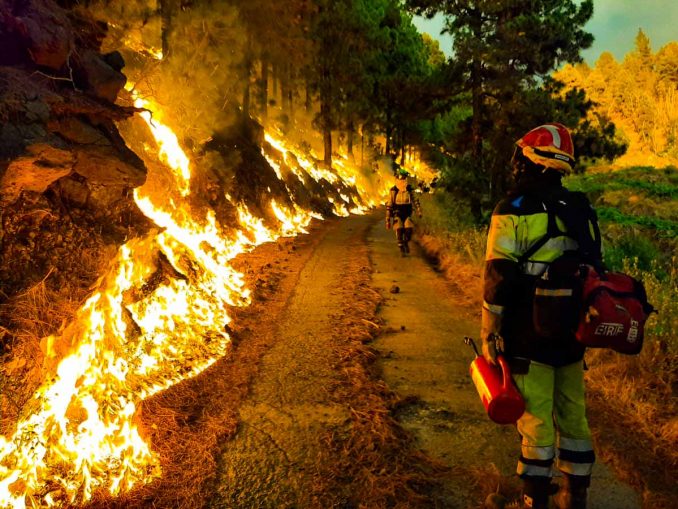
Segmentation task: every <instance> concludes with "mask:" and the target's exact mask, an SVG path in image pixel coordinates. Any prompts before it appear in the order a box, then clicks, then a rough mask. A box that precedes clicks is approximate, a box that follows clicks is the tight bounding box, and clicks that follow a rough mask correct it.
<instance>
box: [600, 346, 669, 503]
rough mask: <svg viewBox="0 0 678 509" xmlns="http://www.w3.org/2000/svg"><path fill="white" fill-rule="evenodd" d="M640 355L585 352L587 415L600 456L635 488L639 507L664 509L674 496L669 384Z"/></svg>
mask: <svg viewBox="0 0 678 509" xmlns="http://www.w3.org/2000/svg"><path fill="white" fill-rule="evenodd" d="M646 356H647V357H649V356H650V352H648V351H647V350H646V351H644V352H643V354H642V355H641V357H623V356H621V355H619V354H616V353H614V352H611V351H606V350H597V351H593V352H590V353H589V355H588V357H587V359H588V362H589V364H590V365H591V370H590V371H589V373H588V374H587V382H588V393H589V419H590V421H591V425H592V428H593V430H594V435H595V437H596V443H597V445H598V450H599V453H600V455H601V456H602V457H603V458H604V459H605V460H606V462H608V463H610V464H611V465H612V466H613V467H614V469H615V471H616V472H617V474H618V475H619V476H620V477H621V478H623V479H624V480H626V481H627V482H629V483H630V484H632V485H634V486H636V487H637V488H638V489H640V490H641V492H642V496H643V507H648V508H650V507H651V508H653V509H670V508H673V507H675V500H676V498H677V497H678V485H677V484H676V482H675V473H676V472H678V448H676V444H678V414H677V413H676V397H675V394H674V390H675V389H674V388H672V386H671V385H669V384H667V383H666V382H664V381H662V380H661V378H659V377H658V376H657V375H656V373H654V372H652V371H648V370H647V369H646V368H645V367H644V366H643V365H644V363H645V362H646V359H643V357H646Z"/></svg>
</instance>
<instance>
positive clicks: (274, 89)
mask: <svg viewBox="0 0 678 509" xmlns="http://www.w3.org/2000/svg"><path fill="white" fill-rule="evenodd" d="M279 78H280V67H279V66H277V65H276V64H273V80H272V81H273V83H271V97H273V100H274V101H275V103H276V104H278V79H279Z"/></svg>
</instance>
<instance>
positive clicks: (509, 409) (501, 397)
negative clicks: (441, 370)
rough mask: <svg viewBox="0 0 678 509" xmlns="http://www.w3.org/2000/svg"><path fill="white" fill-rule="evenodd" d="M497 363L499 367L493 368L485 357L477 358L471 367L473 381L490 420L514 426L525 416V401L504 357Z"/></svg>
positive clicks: (499, 357) (499, 358)
mask: <svg viewBox="0 0 678 509" xmlns="http://www.w3.org/2000/svg"><path fill="white" fill-rule="evenodd" d="M497 361H498V362H499V366H492V365H490V364H489V363H488V362H487V361H486V360H485V358H484V357H482V356H479V355H478V356H476V358H475V359H474V360H473V362H472V363H471V367H470V372H471V379H472V380H473V384H474V385H475V386H476V390H477V391H478V394H479V395H480V400H481V401H482V403H483V406H484V407H485V410H486V411H487V415H488V416H489V417H490V419H492V420H493V421H494V422H496V423H497V424H513V423H515V422H516V421H517V420H518V419H519V418H520V416H521V415H523V412H524V411H525V400H524V399H523V397H522V396H521V395H520V393H519V392H518V389H517V388H516V386H515V385H514V384H513V380H512V379H511V372H510V370H509V367H508V364H507V363H506V360H505V359H504V357H503V356H501V355H498V356H497Z"/></svg>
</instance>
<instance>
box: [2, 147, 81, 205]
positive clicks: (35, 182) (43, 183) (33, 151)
mask: <svg viewBox="0 0 678 509" xmlns="http://www.w3.org/2000/svg"><path fill="white" fill-rule="evenodd" d="M74 162H75V157H74V156H73V154H72V152H70V151H68V150H61V149H59V148H56V147H53V146H50V145H47V144H44V143H37V144H35V145H31V146H29V147H28V148H27V149H26V153H25V154H24V155H22V156H21V157H18V158H16V159H14V160H12V161H10V163H9V164H8V166H7V170H6V171H5V174H4V175H3V176H2V178H1V179H0V204H2V205H6V204H8V203H12V202H14V201H16V199H17V198H18V197H19V195H20V194H21V192H22V191H34V192H38V193H42V192H44V191H45V190H46V189H47V188H48V187H49V186H50V185H51V184H53V183H54V182H56V181H57V180H59V179H60V178H62V177H64V176H66V175H68V174H70V173H71V171H73V164H74Z"/></svg>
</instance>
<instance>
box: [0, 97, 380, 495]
mask: <svg viewBox="0 0 678 509" xmlns="http://www.w3.org/2000/svg"><path fill="white" fill-rule="evenodd" d="M135 104H136V106H137V107H140V108H146V109H147V110H149V111H145V112H143V113H141V117H142V118H143V119H144V121H145V122H146V124H147V125H148V127H149V129H150V131H151V133H152V135H153V137H154V138H155V141H156V144H157V147H158V151H157V152H158V153H157V159H159V160H160V161H162V162H163V163H164V165H161V164H150V165H149V174H148V178H147V182H146V184H144V185H143V186H142V187H141V188H138V189H135V191H134V199H135V201H136V204H137V206H138V207H139V209H140V210H141V211H142V212H143V213H144V214H145V215H146V216H147V217H148V218H150V219H151V220H152V221H153V222H154V223H155V224H156V225H157V227H158V228H157V229H156V230H154V231H152V232H150V233H149V234H148V235H147V236H145V237H143V238H139V239H134V240H131V241H129V242H127V243H126V244H125V245H123V246H122V247H121V248H120V249H119V251H118V253H117V255H116V257H115V259H114V260H113V261H112V262H111V265H110V267H109V269H108V272H107V273H106V274H105V275H104V276H103V277H101V278H100V280H99V281H98V283H97V285H96V287H95V289H94V291H93V293H92V295H91V297H90V298H89V299H88V300H87V302H86V303H85V304H84V305H83V306H82V308H81V309H79V310H78V312H77V314H76V317H75V320H74V321H73V323H71V324H70V325H68V326H67V327H65V328H64V329H63V331H61V332H60V335H58V336H57V335H55V336H50V337H48V338H45V339H44V340H43V342H44V345H45V350H46V355H45V365H46V367H47V369H48V375H47V376H46V378H45V381H44V382H43V384H42V385H41V386H40V387H39V388H38V390H37V391H36V392H35V394H34V395H33V397H32V399H31V400H30V402H29V403H28V404H27V405H26V407H25V408H24V409H23V412H22V416H21V418H20V420H19V422H18V423H17V424H16V429H15V432H14V434H13V436H10V437H4V436H3V437H0V507H12V508H25V507H36V508H37V507H72V506H75V505H80V504H82V503H84V502H86V501H88V500H90V499H91V497H92V495H93V493H94V492H97V491H102V490H105V491H106V492H108V493H110V494H111V495H116V494H119V493H121V492H125V491H129V490H130V489H132V488H133V487H135V486H137V485H139V484H143V483H148V482H150V481H151V480H152V479H153V478H155V477H157V476H159V475H161V467H160V464H159V459H158V457H157V455H156V454H155V453H154V452H153V451H152V450H151V448H150V447H149V444H147V443H146V442H144V440H143V439H142V438H141V436H140V434H139V430H138V429H137V426H136V425H135V421H134V418H135V415H136V414H137V409H138V408H139V404H140V403H141V402H142V401H143V400H144V399H145V398H148V397H149V396H151V395H153V394H155V393H157V392H159V391H162V390H164V389H167V388H168V387H170V386H172V385H174V384H176V383H178V382H179V381H181V380H184V379H186V378H190V377H193V376H196V375H197V374H199V373H201V372H202V371H204V370H205V369H206V368H207V367H209V366H210V365H211V364H213V363H214V362H216V361H217V360H218V359H219V358H221V357H223V356H224V355H225V354H226V353H227V352H228V348H229V344H230V338H229V336H228V334H227V333H226V332H225V326H226V325H227V324H229V322H230V321H231V318H230V316H229V308H231V307H233V306H246V305H248V304H249V302H250V291H249V290H248V289H247V288H246V286H245V281H244V277H243V275H242V274H241V273H240V272H238V271H237V270H235V269H234V268H233V267H231V261H232V260H233V259H234V258H235V257H236V256H238V255H240V254H241V253H245V252H247V251H250V250H251V249H253V248H254V247H255V246H257V245H259V244H262V243H264V242H271V241H275V240H276V239H278V238H279V237H280V236H286V237H287V236H294V235H297V234H299V233H303V232H306V231H307V228H308V226H309V224H310V222H311V220H312V219H313V218H317V219H322V216H320V215H319V214H317V213H314V212H309V211H305V210H302V209H301V208H300V207H299V206H297V205H296V204H294V203H293V202H291V201H290V202H288V205H284V204H282V203H277V202H276V201H274V200H271V202H270V209H271V212H272V213H273V216H274V217H275V218H276V219H277V221H278V225H277V227H275V225H273V226H271V227H269V226H266V224H265V223H264V220H263V219H262V218H259V217H256V216H254V215H253V214H252V213H251V212H250V210H249V209H248V208H247V206H246V205H245V204H242V203H234V202H233V200H232V199H231V198H230V196H228V195H225V197H226V199H227V200H228V201H229V202H231V203H232V205H233V207H234V208H235V210H236V211H237V220H238V224H237V225H230V226H229V228H228V229H227V228H226V227H225V226H224V225H221V224H219V222H218V221H217V218H216V216H215V213H214V211H213V210H211V209H209V208H207V207H204V206H200V205H197V204H199V200H198V198H196V197H193V196H192V195H191V174H192V172H191V161H190V160H189V158H188V156H187V155H186V154H185V152H184V151H183V150H182V149H181V147H180V145H179V142H178V139H177V136H176V135H175V134H174V133H173V132H172V130H171V129H170V128H169V127H168V126H166V125H164V124H163V123H161V122H160V121H158V120H157V118H154V117H159V116H160V112H159V111H158V109H157V106H156V105H155V104H154V103H153V102H152V101H150V100H148V99H142V98H140V97H135ZM151 111H153V112H155V113H154V115H151V113H150V112H151ZM266 139H267V140H268V141H269V143H271V145H272V146H274V147H275V148H276V149H277V150H279V151H280V152H281V153H282V157H283V159H284V160H283V161H282V162H285V163H286V164H287V166H289V168H290V169H291V171H293V172H294V173H295V174H296V175H297V176H298V177H299V178H300V179H301V180H302V182H306V179H308V178H309V177H310V178H312V179H314V180H316V181H320V180H321V179H325V180H327V181H328V182H330V183H334V184H341V185H343V186H344V187H343V188H342V189H344V190H346V189H348V190H350V191H342V193H341V194H340V196H341V200H340V203H334V204H333V206H334V210H335V213H336V214H337V215H341V216H346V215H349V210H350V213H364V212H365V211H366V210H367V209H368V207H371V206H373V205H374V204H375V203H378V201H380V200H381V199H382V198H383V195H384V190H383V189H382V188H383V183H381V182H379V183H378V184H375V185H370V186H371V187H370V186H368V181H367V179H365V178H364V177H362V176H360V175H359V172H358V171H357V169H355V168H353V167H352V166H351V165H350V164H349V162H348V161H345V160H342V161H341V163H340V164H339V165H338V168H339V169H338V170H336V172H335V171H330V170H328V169H322V168H318V166H317V165H315V164H313V163H311V162H310V161H309V160H307V159H306V158H304V157H302V156H300V155H297V154H294V157H292V156H291V155H289V154H291V152H290V150H289V149H288V148H286V147H285V145H284V144H283V143H282V142H280V141H279V140H276V139H274V138H273V137H271V136H269V135H267V138H266ZM288 153H289V154H288ZM147 155H148V154H147ZM148 157H149V158H151V159H156V155H155V154H150V155H148ZM269 162H271V165H272V167H273V168H274V170H275V171H276V174H277V176H278V178H279V179H282V171H281V166H280V162H278V161H269ZM363 184H364V186H363ZM386 189H388V188H387V187H386ZM346 193H348V194H346ZM328 199H329V198H328ZM330 201H331V200H330ZM358 202H360V203H358ZM273 216H272V217H273ZM272 217H271V219H272Z"/></svg>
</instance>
